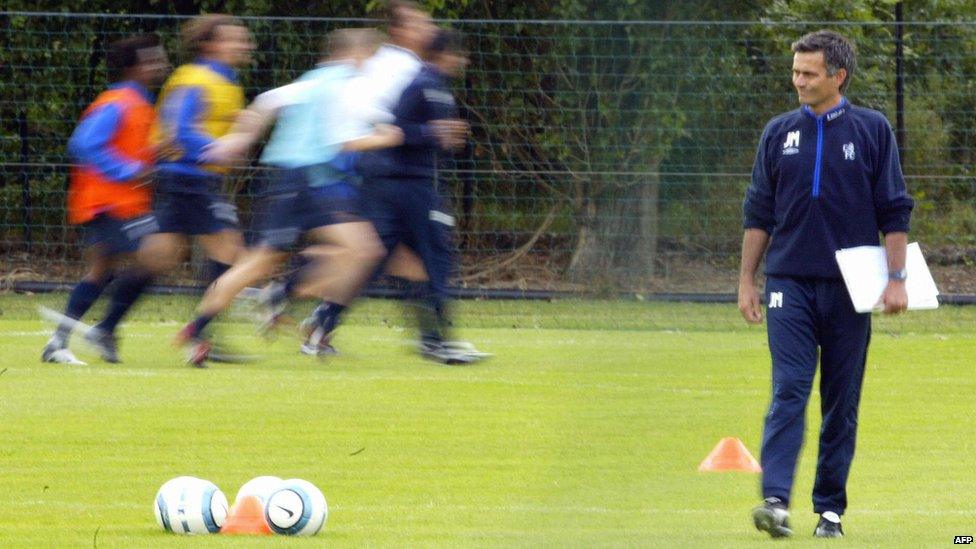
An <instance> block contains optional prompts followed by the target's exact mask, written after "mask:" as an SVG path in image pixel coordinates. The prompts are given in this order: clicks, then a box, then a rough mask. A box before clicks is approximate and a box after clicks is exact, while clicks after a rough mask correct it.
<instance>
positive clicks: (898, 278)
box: [888, 269, 908, 282]
mask: <svg viewBox="0 0 976 549" xmlns="http://www.w3.org/2000/svg"><path fill="white" fill-rule="evenodd" d="M906 278H908V271H907V270H906V269H899V270H897V271H888V280H894V281H895V282H904V281H905V279H906Z"/></svg>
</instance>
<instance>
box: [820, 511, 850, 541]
mask: <svg viewBox="0 0 976 549" xmlns="http://www.w3.org/2000/svg"><path fill="white" fill-rule="evenodd" d="M813 537H815V538H842V537H844V529H843V528H841V526H840V517H839V516H838V515H837V513H834V512H833V511H827V512H826V513H823V514H821V515H820V522H818V523H817V529H816V530H814V531H813Z"/></svg>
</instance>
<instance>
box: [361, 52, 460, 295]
mask: <svg viewBox="0 0 976 549" xmlns="http://www.w3.org/2000/svg"><path fill="white" fill-rule="evenodd" d="M393 115H394V116H395V117H396V121H395V122H394V124H396V125H397V126H399V127H400V128H401V129H402V130H403V135H404V143H403V145H401V146H399V147H393V148H390V149H383V150H379V151H374V152H370V153H367V154H365V155H363V157H362V158H361V160H360V164H361V168H360V170H361V173H362V174H363V177H364V181H363V192H362V196H363V211H364V212H365V214H366V216H367V217H369V219H370V221H372V222H373V225H374V226H375V227H376V232H377V233H378V234H379V236H380V238H381V239H382V240H383V245H384V246H386V249H387V250H389V251H393V248H394V246H396V244H398V243H401V242H402V243H404V244H406V245H407V246H409V247H410V248H411V249H413V250H414V251H415V252H416V253H417V255H419V256H420V259H421V260H422V261H423V263H424V269H426V271H427V276H428V277H429V278H430V291H431V292H432V293H433V296H434V297H435V298H436V299H439V300H443V299H446V298H447V296H448V279H449V278H450V274H451V270H452V268H453V265H454V245H453V241H452V234H451V231H452V230H453V227H454V217H453V216H452V215H450V214H449V213H448V212H447V211H446V208H445V205H444V201H443V200H442V199H441V197H440V194H439V193H438V191H437V163H438V156H439V152H440V145H439V144H438V142H437V140H436V139H435V138H434V136H433V134H432V133H431V131H430V125H429V124H430V122H431V121H433V120H443V119H451V118H458V111H457V107H456V105H455V102H454V95H453V94H452V93H451V90H450V87H449V86H448V80H447V77H446V76H445V75H443V74H442V73H440V72H439V71H437V70H436V69H435V68H434V67H432V66H430V65H427V66H425V67H424V68H423V69H421V71H420V72H419V73H418V74H417V76H416V77H415V78H414V80H413V81H412V82H411V83H410V84H409V85H407V87H406V88H405V89H404V90H403V93H402V94H401V96H400V100H399V101H398V102H397V104H396V106H395V107H394V108H393Z"/></svg>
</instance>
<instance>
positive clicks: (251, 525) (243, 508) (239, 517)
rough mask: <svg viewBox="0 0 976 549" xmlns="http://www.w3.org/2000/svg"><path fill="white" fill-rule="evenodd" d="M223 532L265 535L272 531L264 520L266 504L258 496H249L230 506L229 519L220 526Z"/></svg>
mask: <svg viewBox="0 0 976 549" xmlns="http://www.w3.org/2000/svg"><path fill="white" fill-rule="evenodd" d="M220 533H221V534H252V535H260V536H265V535H268V534H270V533H271V527H270V526H268V521H266V520H264V506H263V505H262V504H261V500H260V499H258V497H257V496H247V497H244V498H242V499H241V501H239V502H238V503H237V504H236V505H234V506H233V507H231V508H230V513H228V514H227V520H226V521H225V522H224V525H223V526H222V527H221V528H220Z"/></svg>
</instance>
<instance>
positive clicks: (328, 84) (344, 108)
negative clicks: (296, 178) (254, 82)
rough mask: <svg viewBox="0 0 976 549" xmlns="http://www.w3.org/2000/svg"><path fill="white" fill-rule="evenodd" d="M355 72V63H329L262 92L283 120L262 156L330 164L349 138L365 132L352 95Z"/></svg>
mask: <svg viewBox="0 0 976 549" xmlns="http://www.w3.org/2000/svg"><path fill="white" fill-rule="evenodd" d="M354 75H355V69H354V68H353V67H352V66H351V65H348V64H325V65H321V66H319V67H317V68H315V69H313V70H310V71H308V72H307V73H305V74H304V75H302V76H301V77H300V78H299V79H298V80H296V81H295V82H293V83H291V84H289V85H287V86H283V87H281V88H277V89H274V90H271V91H269V92H266V93H265V94H262V95H265V96H266V97H264V98H259V100H264V101H269V102H270V103H271V104H272V105H274V106H277V107H278V120H277V122H276V124H275V127H274V130H273V131H272V132H271V138H270V139H269V140H268V144H267V145H265V147H264V152H263V153H262V154H261V162H262V163H263V164H269V165H272V166H277V167H281V168H301V167H306V166H314V165H319V164H325V163H327V162H329V161H331V160H332V159H333V158H335V156H336V155H337V154H338V153H339V152H340V150H341V149H342V144H343V143H345V142H346V141H349V140H351V139H355V138H357V137H361V136H362V135H364V133H363V132H362V131H361V130H360V129H359V124H358V120H356V115H355V113H354V112H352V111H351V107H350V104H349V101H348V98H347V96H346V85H347V84H348V82H349V80H350V79H351V78H352V77H353V76H354Z"/></svg>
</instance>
